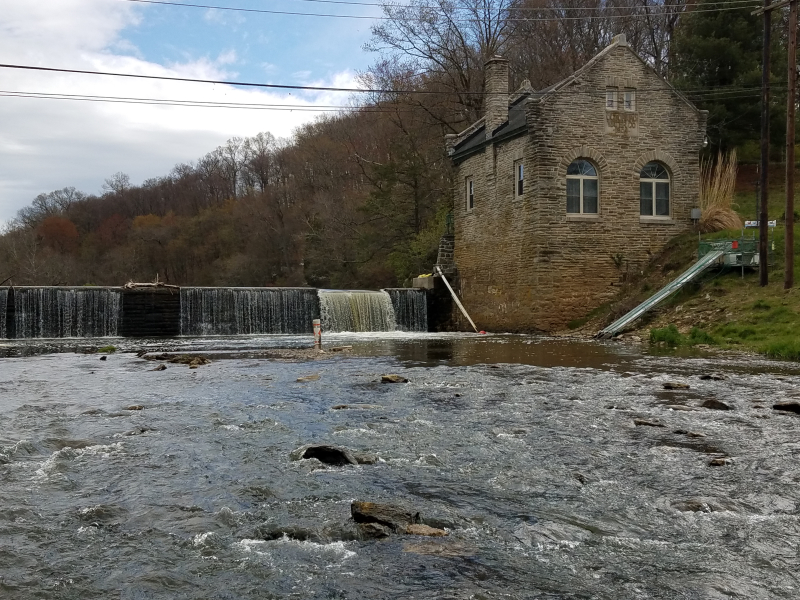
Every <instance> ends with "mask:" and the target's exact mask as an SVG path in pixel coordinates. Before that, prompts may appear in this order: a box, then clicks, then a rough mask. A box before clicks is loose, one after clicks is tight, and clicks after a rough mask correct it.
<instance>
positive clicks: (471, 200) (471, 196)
mask: <svg viewBox="0 0 800 600" xmlns="http://www.w3.org/2000/svg"><path fill="white" fill-rule="evenodd" d="M464 193H465V198H464V200H465V202H466V209H467V212H468V213H471V212H472V211H473V210H475V180H474V179H473V178H472V177H471V176H470V177H467V178H466V179H465V187H464Z"/></svg>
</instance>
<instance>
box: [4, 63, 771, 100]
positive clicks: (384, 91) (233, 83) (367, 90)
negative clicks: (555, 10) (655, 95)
mask: <svg viewBox="0 0 800 600" xmlns="http://www.w3.org/2000/svg"><path fill="white" fill-rule="evenodd" d="M0 68H2V69H20V70H30V71H43V72H48V73H69V74H77V75H103V76H110V77H127V78H134V79H153V80H157V81H178V82H184V83H211V84H219V85H231V86H239V87H255V88H268V89H282V90H302V91H313V92H348V93H362V94H363V93H368V94H387V95H394V94H420V95H421V94H425V95H432V94H436V95H442V94H453V95H455V94H460V95H471V96H483V95H486V94H487V93H488V92H471V91H460V92H456V91H437V90H393V89H370V88H340V87H323V86H309V85H287V84H278V83H253V82H244V81H225V80H218V79H192V78H188V77H167V76H164V75H141V74H136V73H113V72H110V71H88V70H83V69H59V68H55V67H36V66H32V65H14V64H2V63H0ZM672 89H673V88H671V87H669V86H667V87H664V86H659V87H656V88H637V90H636V91H637V93H639V92H651V91H655V92H671V91H672ZM720 89H727V90H732V89H737V90H738V89H742V90H745V89H747V90H749V89H760V88H695V89H684V90H680V91H681V93H684V94H691V93H693V92H700V93H702V92H714V91H717V90H720ZM559 91H561V92H563V91H570V92H574V93H587V92H592V91H594V92H597V93H605V91H606V88H597V89H595V90H586V89H579V90H559Z"/></svg>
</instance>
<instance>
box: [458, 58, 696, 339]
mask: <svg viewBox="0 0 800 600" xmlns="http://www.w3.org/2000/svg"><path fill="white" fill-rule="evenodd" d="M608 86H617V87H619V88H620V89H624V88H633V89H635V90H636V110H635V112H634V113H623V112H622V111H614V112H611V111H607V110H606V106H605V99H606V98H605V90H606V88H607V87H608ZM527 123H528V133H527V135H525V136H524V137H520V138H516V139H513V140H509V141H506V142H501V143H499V144H494V145H487V147H486V148H485V150H484V151H483V152H482V153H479V154H476V155H473V156H471V157H469V158H467V159H466V160H464V161H463V162H462V163H461V164H460V165H458V167H457V177H456V178H455V181H456V183H455V186H456V188H455V190H454V197H455V217H456V218H455V226H456V227H455V235H456V250H455V260H456V266H457V268H458V272H459V276H460V285H461V294H462V298H463V301H464V303H465V305H466V307H467V310H469V311H470V314H471V315H472V316H473V319H474V320H475V321H476V323H477V324H478V326H479V327H482V328H486V329H493V330H505V331H529V330H545V331H547V330H555V329H559V328H563V327H564V326H566V324H567V323H568V322H569V321H570V320H572V319H576V318H579V317H581V316H584V315H585V314H586V313H587V312H589V311H590V310H591V309H592V308H594V307H596V306H598V305H600V304H602V303H603V302H605V301H607V300H608V299H609V298H610V297H611V296H612V295H613V294H614V293H615V291H616V290H615V287H614V284H618V283H619V282H620V281H621V279H622V278H623V274H624V273H625V272H626V271H632V272H633V271H637V270H640V269H641V268H642V266H643V265H644V264H645V263H646V262H647V260H648V259H649V257H650V255H651V254H652V253H655V252H658V251H659V250H660V249H661V248H662V247H663V245H664V244H665V243H666V242H667V240H668V239H670V238H671V237H673V236H675V235H677V234H678V233H681V232H682V231H685V230H686V229H687V228H689V227H691V219H690V209H691V208H693V207H696V206H697V202H698V191H699V151H700V148H701V146H702V141H703V137H704V134H705V113H700V112H699V111H697V110H695V109H694V108H693V107H692V106H690V105H689V104H687V103H686V102H685V101H684V100H683V98H682V97H681V96H679V95H678V94H676V93H675V92H674V91H672V90H671V89H670V88H669V86H668V85H667V84H666V83H665V82H664V81H663V80H662V79H661V78H660V77H658V76H657V75H656V74H655V73H654V72H653V71H652V70H650V69H649V67H647V66H646V65H645V64H643V63H642V61H640V60H639V59H638V57H636V56H635V55H634V54H633V53H632V52H631V51H630V50H629V49H628V48H627V47H626V46H625V45H624V43H623V44H615V45H614V46H612V47H611V48H609V49H608V50H607V51H606V52H605V53H604V54H603V55H602V56H600V57H599V58H598V59H596V61H595V62H594V63H593V64H590V65H589V66H588V67H587V68H585V69H584V70H582V71H581V72H579V73H578V74H577V77H576V79H575V80H574V81H573V82H572V83H570V84H567V85H565V86H564V87H563V88H561V89H560V91H556V92H554V93H552V94H550V95H547V96H545V97H544V98H542V99H537V98H533V99H531V100H529V102H528V109H527ZM519 158H523V159H524V162H525V169H526V177H525V179H526V181H525V192H524V197H523V198H522V199H521V200H515V199H514V194H513V184H514V174H513V164H514V161H515V160H517V159H519ZM577 158H585V159H587V160H589V161H591V162H592V163H593V164H594V165H595V167H596V168H597V170H598V172H599V178H600V194H599V198H600V199H599V214H598V215H596V216H584V215H581V216H577V215H568V214H567V212H566V170H567V167H568V166H569V164H570V163H571V162H572V161H573V160H575V159H577ZM652 160H657V161H660V162H662V163H663V164H664V165H665V166H666V167H667V169H668V171H669V173H670V184H671V185H670V188H671V189H670V203H671V215H670V218H668V219H653V218H647V217H640V215H639V173H640V171H641V168H642V166H644V164H646V163H647V162H650V161H652ZM468 176H472V177H473V178H474V181H475V190H476V191H475V208H474V210H473V211H472V212H467V211H466V209H465V201H464V181H465V178H466V177H468ZM615 258H616V261H617V262H619V260H620V258H621V264H620V265H619V266H618V265H617V264H616V262H615Z"/></svg>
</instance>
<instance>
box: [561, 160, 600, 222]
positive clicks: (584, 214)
mask: <svg viewBox="0 0 800 600" xmlns="http://www.w3.org/2000/svg"><path fill="white" fill-rule="evenodd" d="M583 160H586V159H583ZM587 162H589V161H587ZM592 166H594V165H592ZM594 169H595V171H597V167H594ZM567 179H568V180H569V179H578V180H580V182H581V190H580V194H581V195H580V198H581V212H567V213H566V215H567V217H578V216H580V217H581V219H580V220H585V219H586V218H587V217H594V218H600V174H599V171H598V174H597V175H567ZM586 179H592V180H594V181H596V182H597V212H590V213H587V212H583V182H584V181H585V180H586Z"/></svg>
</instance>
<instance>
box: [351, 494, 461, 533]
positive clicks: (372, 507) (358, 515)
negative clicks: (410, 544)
mask: <svg viewBox="0 0 800 600" xmlns="http://www.w3.org/2000/svg"><path fill="white" fill-rule="evenodd" d="M350 514H351V515H352V517H353V520H354V521H355V522H356V523H357V524H358V526H359V530H360V531H361V534H362V535H363V536H364V537H367V538H383V537H387V536H388V535H389V534H390V533H400V534H406V535H424V536H429V537H442V536H446V535H447V532H446V531H445V530H444V529H437V528H435V527H430V526H428V525H425V524H423V523H421V522H420V521H421V520H420V516H419V513H418V512H411V511H409V510H407V509H405V508H403V507H402V506H396V505H394V504H378V503H377V502H353V503H352V504H350Z"/></svg>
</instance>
